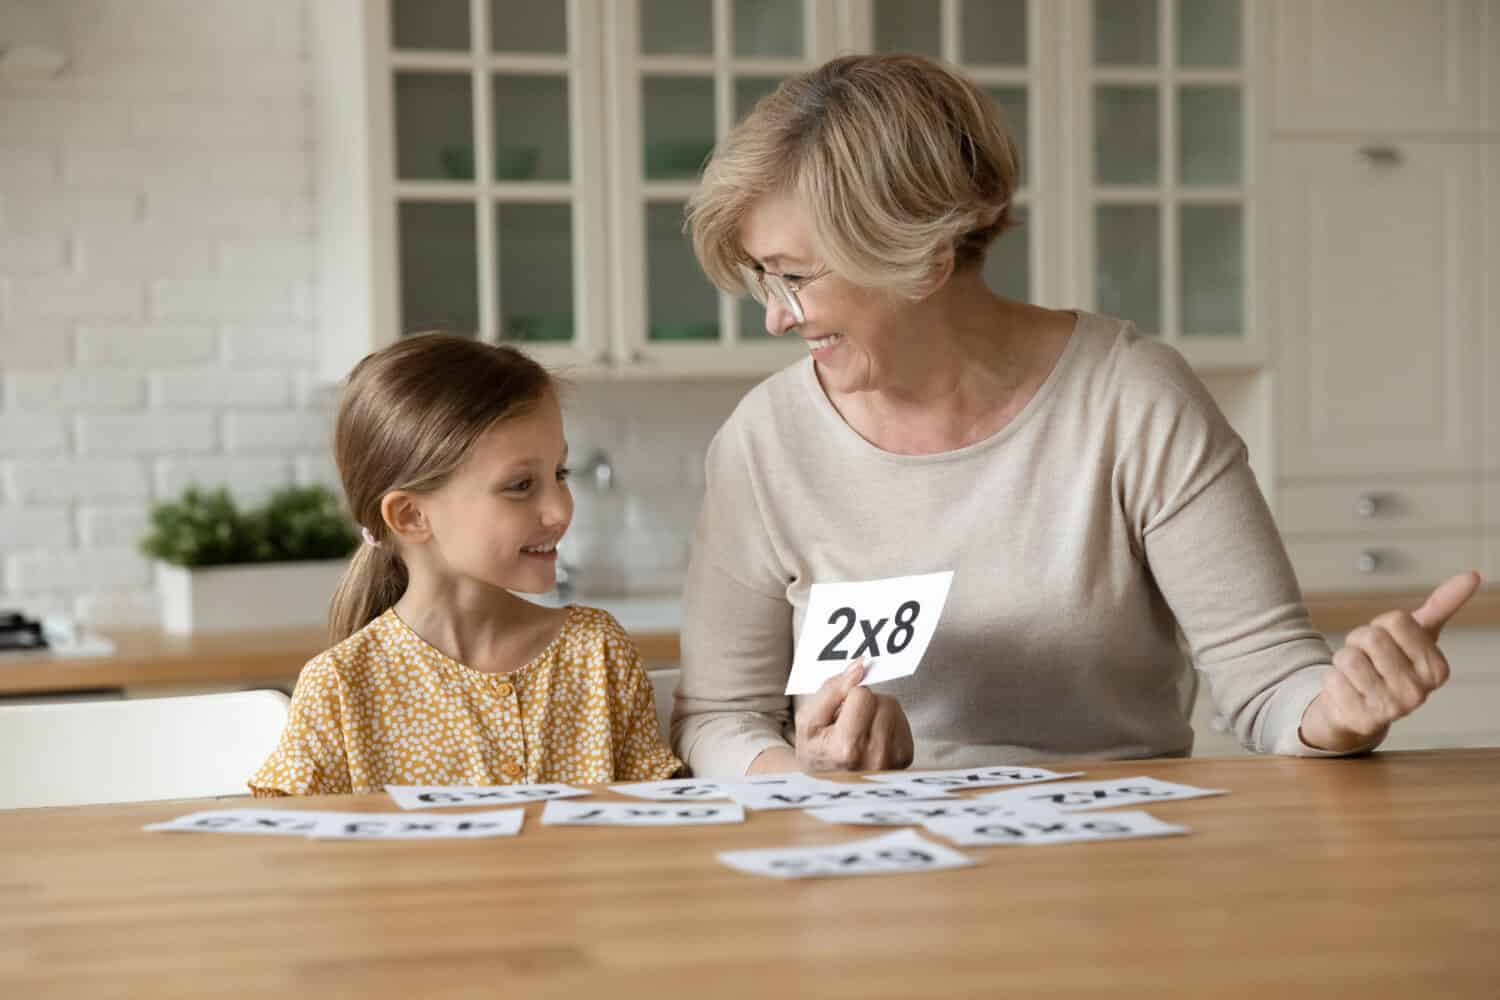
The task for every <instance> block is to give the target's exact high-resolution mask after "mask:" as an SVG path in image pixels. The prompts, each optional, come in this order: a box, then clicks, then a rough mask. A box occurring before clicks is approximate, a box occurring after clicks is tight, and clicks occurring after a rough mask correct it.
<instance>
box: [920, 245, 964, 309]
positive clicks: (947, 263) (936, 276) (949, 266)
mask: <svg viewBox="0 0 1500 1000" xmlns="http://www.w3.org/2000/svg"><path fill="white" fill-rule="evenodd" d="M955 262H956V257H955V255H954V253H953V248H952V247H949V248H948V249H947V250H944V251H943V255H942V256H941V257H939V258H938V259H937V260H935V261H933V264H932V270H931V271H930V272H928V275H927V280H926V281H924V282H923V283H922V287H921V288H919V289H918V290H917V295H916V301H918V302H921V301H922V300H923V299H926V298H931V297H932V295H933V294H934V293H936V292H937V291H938V290H939V289H940V288H942V287H943V286H944V285H946V284H947V283H948V279H949V278H951V277H953V269H954V266H955Z"/></svg>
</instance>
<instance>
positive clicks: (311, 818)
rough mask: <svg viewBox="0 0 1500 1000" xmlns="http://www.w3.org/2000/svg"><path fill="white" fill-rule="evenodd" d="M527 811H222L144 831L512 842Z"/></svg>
mask: <svg viewBox="0 0 1500 1000" xmlns="http://www.w3.org/2000/svg"><path fill="white" fill-rule="evenodd" d="M524 816H525V810H524V809H497V810H494V811H492V812H478V813H464V814H462V815H457V816H411V815H408V814H406V813H360V812H314V811H310V810H297V811H294V810H290V809H220V810H213V811H208V812H196V813H190V814H188V815H186V816H179V817H177V818H176V819H173V820H169V821H168V822H165V823H152V824H151V825H150V826H147V827H145V829H147V830H151V831H191V832H198V833H248V834H268V835H271V836H283V837H286V836H292V837H317V838H329V839H339V840H430V839H433V838H472V837H508V836H514V835H515V834H517V833H520V832H521V823H522V820H523V817H524Z"/></svg>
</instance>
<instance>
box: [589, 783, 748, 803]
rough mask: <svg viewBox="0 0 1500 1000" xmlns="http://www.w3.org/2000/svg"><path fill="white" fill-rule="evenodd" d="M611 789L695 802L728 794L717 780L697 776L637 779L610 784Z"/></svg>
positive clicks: (664, 798) (621, 792)
mask: <svg viewBox="0 0 1500 1000" xmlns="http://www.w3.org/2000/svg"><path fill="white" fill-rule="evenodd" d="M609 787H610V790H611V791H616V792H619V793H620V794H622V795H630V796H633V797H635V798H638V799H652V800H654V801H657V802H697V801H698V800H699V799H727V798H729V794H728V793H727V792H725V791H724V786H722V785H720V784H719V783H718V782H717V781H699V780H698V779H697V778H668V779H667V780H666V781H637V782H632V783H631V784H628V785H610V786H609Z"/></svg>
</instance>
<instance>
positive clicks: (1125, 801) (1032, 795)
mask: <svg viewBox="0 0 1500 1000" xmlns="http://www.w3.org/2000/svg"><path fill="white" fill-rule="evenodd" d="M1223 794H1225V790H1224V789H1222V788H1195V787H1193V786H1192V785H1179V784H1175V783H1174V782H1171V781H1160V780H1158V779H1156V778H1118V779H1116V780H1114V781H1064V782H1060V783H1059V784H1056V785H1047V786H1045V787H1043V788H1007V789H1006V790H1005V791H1003V792H989V793H987V794H985V795H981V796H979V798H978V799H977V800H976V801H981V802H1031V803H1040V804H1041V805H1046V806H1051V807H1053V808H1054V809H1061V810H1062V811H1063V812H1073V811H1075V810H1079V809H1105V808H1108V807H1109V806H1126V805H1139V804H1141V803H1142V802H1169V801H1171V800H1173V799H1197V798H1202V797H1203V796H1205V795H1223Z"/></svg>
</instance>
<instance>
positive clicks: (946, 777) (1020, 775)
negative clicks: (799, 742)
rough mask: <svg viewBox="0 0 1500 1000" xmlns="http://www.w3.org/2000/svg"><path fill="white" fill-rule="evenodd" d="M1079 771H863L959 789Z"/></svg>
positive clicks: (878, 777)
mask: <svg viewBox="0 0 1500 1000" xmlns="http://www.w3.org/2000/svg"><path fill="white" fill-rule="evenodd" d="M1082 773H1083V772H1082V771H1061V772H1059V771H1049V770H1047V769H1046V768H1045V767H967V768H960V769H958V770H953V771H887V772H885V773H883V774H867V775H865V779H866V780H867V781H879V782H882V783H884V784H889V785H927V786H935V787H938V788H952V789H955V790H962V789H965V788H993V787H995V786H996V785H1024V784H1027V783H1028V782H1033V781H1056V780H1057V779H1058V778H1076V777H1078V775H1080V774H1082Z"/></svg>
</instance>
